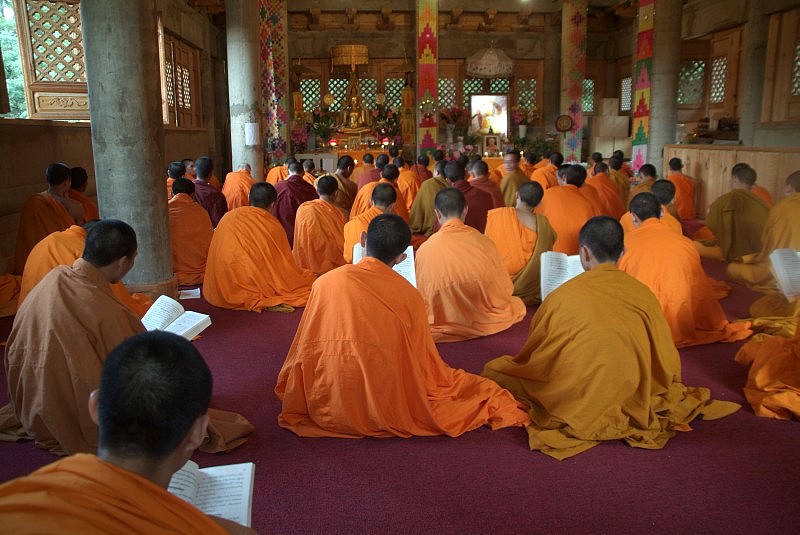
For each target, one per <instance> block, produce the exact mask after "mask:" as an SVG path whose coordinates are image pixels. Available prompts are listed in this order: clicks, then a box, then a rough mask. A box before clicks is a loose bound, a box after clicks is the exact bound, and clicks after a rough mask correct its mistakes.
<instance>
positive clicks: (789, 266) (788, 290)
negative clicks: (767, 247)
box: [769, 249, 800, 301]
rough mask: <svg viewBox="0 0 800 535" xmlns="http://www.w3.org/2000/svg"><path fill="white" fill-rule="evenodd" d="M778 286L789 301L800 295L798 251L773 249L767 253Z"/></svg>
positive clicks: (799, 260) (799, 254) (799, 255)
mask: <svg viewBox="0 0 800 535" xmlns="http://www.w3.org/2000/svg"><path fill="white" fill-rule="evenodd" d="M769 260H770V262H772V270H773V271H774V272H775V278H776V279H778V287H779V288H780V289H781V291H782V292H783V295H785V296H786V298H787V299H788V300H789V301H794V299H795V297H797V296H798V295H800V253H798V252H797V251H795V250H794V249H775V250H774V251H772V252H771V253H770V254H769Z"/></svg>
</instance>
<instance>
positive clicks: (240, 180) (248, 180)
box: [222, 162, 256, 210]
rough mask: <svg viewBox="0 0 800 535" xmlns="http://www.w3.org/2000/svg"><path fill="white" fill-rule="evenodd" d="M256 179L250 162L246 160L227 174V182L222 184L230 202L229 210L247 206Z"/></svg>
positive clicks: (227, 200) (226, 198)
mask: <svg viewBox="0 0 800 535" xmlns="http://www.w3.org/2000/svg"><path fill="white" fill-rule="evenodd" d="M255 183H256V181H255V179H254V178H253V175H251V174H250V164H249V163H247V162H245V163H243V164H241V165H239V169H237V170H236V171H232V172H230V173H228V174H227V175H225V182H224V183H223V184H222V194H223V195H225V201H226V202H227V203H228V210H233V209H234V208H239V207H240V206H247V203H248V200H247V199H248V196H249V195H250V188H252V187H253V184H255Z"/></svg>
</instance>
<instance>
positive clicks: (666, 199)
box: [619, 180, 683, 236]
mask: <svg viewBox="0 0 800 535" xmlns="http://www.w3.org/2000/svg"><path fill="white" fill-rule="evenodd" d="M650 193H652V194H653V195H654V196H655V198H656V200H657V201H658V202H659V204H660V205H661V215H660V216H659V217H660V219H661V222H662V223H664V225H666V226H667V227H668V228H670V229H672V230H674V231H675V232H676V233H677V234H683V227H682V226H681V222H680V221H679V220H677V219H676V218H675V216H673V215H672V213H671V212H670V209H669V207H670V205H672V199H673V197H674V195H675V184H673V183H672V182H670V181H669V180H656V181H655V183H654V184H653V189H651V190H650ZM619 222H620V224H621V225H622V230H623V232H625V235H626V236H627V235H628V233H629V232H630V231H632V230H633V229H634V228H635V227H634V225H633V218H632V217H631V213H630V212H625V214H624V215H623V216H622V217H621V218H620V219H619Z"/></svg>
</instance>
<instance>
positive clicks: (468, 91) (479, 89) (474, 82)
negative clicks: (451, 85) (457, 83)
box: [461, 78, 483, 108]
mask: <svg viewBox="0 0 800 535" xmlns="http://www.w3.org/2000/svg"><path fill="white" fill-rule="evenodd" d="M461 87H462V92H463V94H464V107H465V108H469V107H470V105H471V102H472V99H471V98H470V97H472V95H480V94H481V93H483V80H481V79H480V78H464V82H463V83H462V86H461Z"/></svg>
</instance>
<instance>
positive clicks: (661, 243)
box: [619, 192, 753, 347]
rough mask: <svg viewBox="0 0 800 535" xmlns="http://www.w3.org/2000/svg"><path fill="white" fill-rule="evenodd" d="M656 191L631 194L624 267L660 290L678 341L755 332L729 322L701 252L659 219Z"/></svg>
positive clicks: (719, 339)
mask: <svg viewBox="0 0 800 535" xmlns="http://www.w3.org/2000/svg"><path fill="white" fill-rule="evenodd" d="M661 210H662V208H661V205H660V204H659V202H658V200H657V199H656V198H655V195H653V194H652V193H647V192H645V193H640V194H638V195H636V196H635V197H634V198H633V199H631V218H632V219H633V226H634V230H632V231H631V232H629V233H627V234H626V235H625V254H624V255H623V256H622V259H621V260H620V261H619V269H621V270H622V271H624V272H625V273H627V274H628V275H630V276H632V277H634V278H635V279H636V280H638V281H639V282H641V283H643V284H645V285H646V286H647V287H648V288H650V290H651V291H652V292H653V294H655V296H656V299H658V302H659V303H660V304H661V310H662V311H663V312H664V317H665V318H666V319H667V323H668V324H669V327H670V330H671V331H672V339H673V340H674V341H675V345H676V346H677V347H687V346H697V345H703V344H711V343H714V342H735V341H737V340H743V339H745V338H747V337H748V336H750V335H751V334H753V332H752V331H751V330H750V329H749V327H750V324H749V323H747V322H736V323H730V322H729V321H728V318H727V316H726V315H725V311H724V310H722V306H721V305H720V304H719V301H718V300H717V298H716V296H715V295H714V291H713V290H712V286H711V283H710V281H709V279H708V276H707V275H706V273H705V271H703V266H702V264H701V263H700V255H699V254H698V253H697V249H695V248H694V246H693V245H692V241H691V240H690V239H689V238H686V237H685V236H683V235H681V234H679V233H677V232H673V231H672V230H671V229H669V228H668V227H667V226H666V225H665V224H664V223H663V222H662V221H661V219H660V216H661Z"/></svg>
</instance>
